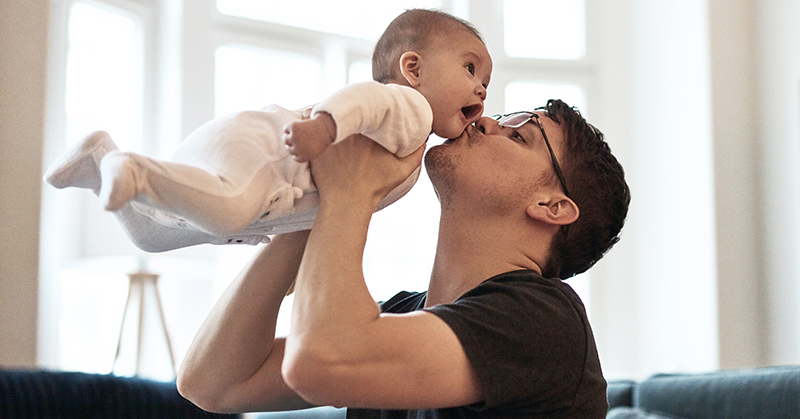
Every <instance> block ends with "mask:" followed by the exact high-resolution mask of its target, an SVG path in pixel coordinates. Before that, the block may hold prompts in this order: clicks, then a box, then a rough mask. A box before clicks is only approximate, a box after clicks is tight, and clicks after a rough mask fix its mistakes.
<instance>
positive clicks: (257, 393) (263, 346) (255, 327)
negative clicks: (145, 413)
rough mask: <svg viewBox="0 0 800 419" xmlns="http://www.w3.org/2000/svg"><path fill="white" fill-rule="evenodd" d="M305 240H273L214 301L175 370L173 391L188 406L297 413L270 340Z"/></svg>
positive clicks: (278, 344)
mask: <svg viewBox="0 0 800 419" xmlns="http://www.w3.org/2000/svg"><path fill="white" fill-rule="evenodd" d="M307 237H308V232H297V233H291V234H287V235H284V236H278V237H276V238H275V239H274V240H273V242H272V243H270V244H269V245H268V246H266V248H264V249H262V250H261V251H260V252H259V253H258V254H257V255H256V256H255V257H254V258H253V260H251V261H250V263H249V264H248V265H247V267H245V269H244V270H243V271H242V272H241V273H240V275H239V276H238V277H237V278H236V279H235V280H234V282H233V283H232V284H231V285H230V286H229V288H228V289H227V290H226V292H225V294H224V295H223V296H222V297H221V298H220V300H219V302H218V303H217V304H216V306H215V307H214V309H213V310H212V312H211V314H210V315H209V316H208V318H207V319H206V321H205V322H204V323H203V326H202V327H201V328H200V331H199V332H198V333H197V336H196V337H195V339H194V341H193V342H192V345H191V347H190V348H189V351H188V353H187V355H186V358H185V360H184V361H183V364H182V365H181V371H180V374H179V377H178V386H179V389H180V391H181V393H182V394H183V395H184V396H185V397H187V398H188V399H189V400H191V401H193V402H194V403H196V404H198V405H199V406H200V407H203V408H205V409H207V410H215V411H245V410H251V409H268V408H272V407H274V408H280V409H286V408H292V407H298V406H297V405H296V402H297V401H298V400H297V398H296V397H294V393H293V392H291V391H290V390H289V389H288V388H287V387H286V386H285V384H284V383H283V380H282V378H281V375H280V365H281V362H282V359H283V342H282V340H277V341H276V340H275V322H276V319H277V315H278V310H279V308H280V304H281V301H282V300H283V296H284V295H285V293H286V291H287V289H288V288H289V287H290V285H291V284H292V282H293V281H294V279H295V277H296V275H297V269H298V266H299V263H300V260H301V258H302V254H303V249H304V247H305V243H306V239H307Z"/></svg>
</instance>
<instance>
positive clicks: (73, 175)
mask: <svg viewBox="0 0 800 419" xmlns="http://www.w3.org/2000/svg"><path fill="white" fill-rule="evenodd" d="M114 150H117V145H116V144H114V141H112V140H111V137H110V136H109V135H108V133H107V132H105V131H95V132H92V133H90V134H89V135H87V136H86V137H84V138H83V140H81V141H79V142H77V143H76V144H75V145H74V146H72V148H70V149H69V150H68V151H66V152H65V153H64V154H62V155H61V157H59V158H58V160H56V161H55V162H54V163H53V164H52V165H50V168H49V169H48V170H47V173H45V175H44V179H45V181H46V182H47V183H49V184H51V185H53V186H55V187H56V188H59V189H62V188H67V187H75V188H84V189H91V190H92V191H95V194H96V193H97V192H98V191H99V190H100V181H101V180H100V161H101V160H102V159H103V156H105V155H106V154H107V153H109V152H110V151H114Z"/></svg>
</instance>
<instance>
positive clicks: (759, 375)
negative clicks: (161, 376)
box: [258, 366, 800, 419]
mask: <svg viewBox="0 0 800 419" xmlns="http://www.w3.org/2000/svg"><path fill="white" fill-rule="evenodd" d="M607 397H608V405H609V412H608V415H607V417H606V419H800V366H785V367H766V368H755V369H741V370H728V371H717V372H712V373H706V374H659V375H655V376H653V377H650V378H649V379H647V380H644V381H641V382H636V381H630V380H619V381H611V382H609V383H608V392H607ZM344 413H345V412H344V410H343V409H334V408H329V407H327V408H316V409H312V410H306V411H297V412H277V413H262V414H260V415H259V416H258V419H299V418H313V419H344Z"/></svg>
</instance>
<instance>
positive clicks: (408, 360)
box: [283, 136, 482, 409]
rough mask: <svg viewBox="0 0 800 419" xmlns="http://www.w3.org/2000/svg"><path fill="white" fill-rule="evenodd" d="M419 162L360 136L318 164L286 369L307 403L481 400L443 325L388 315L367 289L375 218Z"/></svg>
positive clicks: (405, 404) (422, 315)
mask: <svg viewBox="0 0 800 419" xmlns="http://www.w3.org/2000/svg"><path fill="white" fill-rule="evenodd" d="M421 157H422V150H419V151H418V152H416V153H414V154H412V155H411V156H409V157H407V158H405V159H399V160H398V159H397V158H396V157H395V156H393V155H391V154H389V153H388V152H387V151H386V150H384V149H383V148H382V147H380V146H378V145H377V144H375V143H374V142H372V141H369V140H368V139H366V138H364V137H360V136H354V137H353V138H351V139H349V140H346V141H344V142H342V143H341V144H339V145H337V147H331V148H330V149H329V150H328V151H327V152H326V153H324V154H323V156H322V157H320V158H319V159H318V160H315V161H313V162H312V172H313V174H314V177H315V181H316V183H317V186H318V187H319V191H320V208H319V213H318V215H317V219H316V222H315V224H314V227H313V229H312V231H311V235H310V237H309V241H308V244H307V246H306V253H305V255H304V258H303V261H302V264H301V267H300V272H299V274H298V279H297V284H296V296H295V302H294V312H293V319H292V330H291V332H290V335H289V337H288V338H287V341H286V356H285V360H284V364H283V374H284V378H285V379H286V382H287V384H289V386H290V387H292V388H293V389H294V390H295V391H297V392H298V393H299V394H301V395H302V396H303V397H304V398H305V399H306V400H309V401H311V402H313V403H319V404H333V405H339V406H348V407H364V408H387V409H392V408H395V409H404V408H405V409H413V408H436V407H448V406H457V405H466V404H470V403H474V402H478V401H480V400H482V393H481V390H480V388H479V386H478V384H477V380H476V378H475V376H474V373H473V370H472V368H471V366H470V364H469V362H468V360H467V358H466V355H465V353H464V350H463V348H462V347H461V345H460V343H459V341H458V338H457V337H456V336H455V334H454V333H453V332H452V330H451V329H450V328H449V327H448V326H447V325H446V324H445V323H444V321H442V320H441V319H440V318H438V317H437V316H435V315H433V314H430V313H427V312H415V313H409V314H405V315H382V314H381V313H380V310H379V308H378V306H377V305H376V304H375V303H374V301H373V299H372V297H371V296H370V294H369V291H368V290H367V287H366V285H365V283H364V277H363V272H362V268H361V263H362V256H363V250H364V245H365V243H366V237H367V228H368V225H369V221H370V217H371V214H372V212H373V210H374V208H375V206H376V205H377V203H378V201H379V200H380V199H381V198H382V197H383V196H384V195H385V194H386V193H388V191H390V190H391V189H392V188H393V187H394V186H395V185H397V184H399V183H400V182H401V181H402V180H403V179H405V178H406V177H407V176H408V174H409V173H410V172H411V171H412V170H413V169H414V168H415V167H416V166H417V165H418V164H419V162H420V159H421ZM343 161H346V162H348V164H346V165H343V164H341V162H343Z"/></svg>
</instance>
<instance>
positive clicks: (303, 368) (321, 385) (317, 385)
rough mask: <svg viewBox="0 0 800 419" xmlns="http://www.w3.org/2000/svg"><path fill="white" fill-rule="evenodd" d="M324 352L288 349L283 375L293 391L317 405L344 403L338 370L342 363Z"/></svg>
mask: <svg viewBox="0 0 800 419" xmlns="http://www.w3.org/2000/svg"><path fill="white" fill-rule="evenodd" d="M323 352H324V351H302V350H298V351H292V353H290V352H289V351H287V353H286V355H285V357H284V360H283V365H282V367H281V374H282V375H283V380H284V382H285V383H286V385H288V386H289V387H290V388H291V389H292V390H293V391H295V392H296V393H297V394H298V395H300V396H301V397H302V398H303V399H305V400H307V401H308V402H310V403H312V404H314V405H328V406H342V405H343V403H344V402H343V399H342V394H340V390H342V387H343V386H340V385H339V384H337V383H338V379H339V378H340V377H338V376H337V374H336V371H337V370H338V369H340V368H341V365H342V363H340V362H338V361H337V357H335V356H330V355H331V354H330V353H327V354H323Z"/></svg>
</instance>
